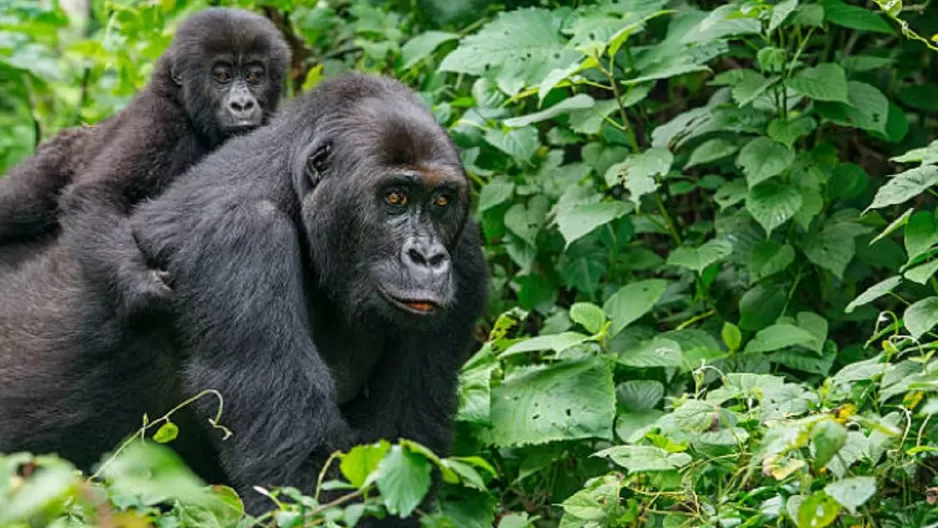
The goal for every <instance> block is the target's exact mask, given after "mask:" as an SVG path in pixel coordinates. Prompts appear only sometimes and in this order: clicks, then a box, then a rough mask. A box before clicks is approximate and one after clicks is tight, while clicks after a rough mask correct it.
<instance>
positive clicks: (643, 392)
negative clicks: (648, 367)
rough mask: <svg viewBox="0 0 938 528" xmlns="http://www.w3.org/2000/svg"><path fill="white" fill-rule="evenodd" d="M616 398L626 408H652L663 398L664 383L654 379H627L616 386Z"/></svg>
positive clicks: (638, 409)
mask: <svg viewBox="0 0 938 528" xmlns="http://www.w3.org/2000/svg"><path fill="white" fill-rule="evenodd" d="M616 398H617V399H618V400H619V403H620V404H621V405H622V406H623V407H625V408H626V409H629V410H632V411H645V410H648V409H654V408H655V406H657V405H658V403H659V402H660V401H661V400H662V398H664V384H663V383H661V382H660V381H655V380H629V381H626V382H624V383H620V384H619V386H618V387H616Z"/></svg>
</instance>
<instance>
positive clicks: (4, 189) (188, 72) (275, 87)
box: [0, 8, 290, 317]
mask: <svg viewBox="0 0 938 528" xmlns="http://www.w3.org/2000/svg"><path fill="white" fill-rule="evenodd" d="M289 64H290V50H289V48H288V47H287V44H286V42H285V41H284V39H283V37H282V35H281V34H280V32H279V31H278V30H277V29H276V27H275V26H274V25H273V24H272V23H271V22H270V21H269V20H267V19H266V18H264V17H262V16H260V15H257V14H254V13H251V12H248V11H243V10H239V9H220V8H211V9H206V10H204V11H201V12H199V13H197V14H195V15H194V16H192V17H190V18H189V19H187V20H185V21H184V22H183V23H182V24H181V25H180V26H179V29H178V31H177V33H176V36H175V38H174V39H173V43H172V44H171V46H170V47H169V49H168V50H167V51H166V53H164V54H163V56H162V57H160V59H159V61H158V62H157V64H156V66H155V69H154V72H153V76H152V79H151V81H150V83H149V85H148V86H147V87H146V88H145V89H144V90H143V91H142V92H140V94H138V95H137V97H135V98H134V100H133V101H132V102H131V103H130V104H129V105H128V106H127V108H126V109H124V110H123V111H121V112H120V113H118V114H116V115H114V116H112V117H110V118H108V119H107V120H105V121H103V122H102V123H100V124H99V125H97V126H94V127H82V128H75V129H69V130H65V131H63V132H61V133H60V134H58V135H57V136H56V137H54V138H52V139H51V140H49V141H48V142H46V143H44V144H42V145H41V146H40V147H39V148H38V150H37V152H36V153H35V154H34V155H33V156H32V157H31V158H29V159H27V160H26V161H25V162H23V164H22V165H20V166H18V167H16V168H14V169H12V170H11V171H10V173H9V174H8V175H7V176H6V177H5V178H2V179H0V244H3V245H4V246H5V247H4V248H3V250H4V251H3V252H2V253H0V264H4V265H5V266H6V267H11V266H15V265H16V264H15V262H2V261H6V260H20V261H21V260H23V254H24V253H26V254H31V253H36V252H39V251H42V246H43V244H44V242H45V241H48V239H49V238H51V237H52V236H54V235H55V234H56V233H57V231H58V230H59V228H61V230H62V231H65V232H68V233H69V236H68V237H65V239H67V240H68V243H69V244H71V245H72V246H73V248H74V249H75V254H76V255H77V256H78V259H79V261H80V263H81V266H82V270H83V272H84V273H85V274H87V275H89V277H90V278H92V280H91V281H89V282H90V283H93V284H100V285H101V287H102V288H105V289H107V290H108V291H116V292H119V293H118V296H117V297H116V298H115V299H114V302H115V308H116V309H117V311H118V313H120V314H121V315H122V317H127V316H130V315H132V314H134V313H138V312H139V311H140V310H142V309H143V308H145V307H147V306H149V305H151V303H154V302H157V301H161V300H164V299H165V298H166V296H167V294H168V293H169V289H168V287H167V286H166V284H165V283H164V282H163V280H162V278H161V275H160V274H158V273H156V272H154V271H153V270H151V268H150V266H149V265H148V264H147V263H146V262H145V261H144V259H143V257H142V256H141V254H140V252H139V250H138V249H137V246H136V243H135V241H134V238H133V236H132V235H131V232H130V230H129V229H128V228H127V224H126V221H125V218H126V217H127V216H128V215H129V214H130V213H131V211H132V209H133V208H134V206H135V205H136V204H138V203H140V202H141V201H143V200H146V199H150V198H153V197H155V196H157V195H159V194H160V193H161V192H162V190H163V189H165V188H166V186H167V185H168V184H169V183H170V182H171V181H172V180H173V179H174V178H175V177H176V176H177V175H179V174H181V173H183V172H184V171H185V170H186V169H188V168H189V167H190V166H192V165H194V164H195V163H196V162H198V161H199V160H200V159H201V158H202V157H203V156H205V155H206V154H207V153H209V152H211V151H213V150H215V149H216V148H218V147H219V146H220V145H221V144H222V143H223V142H224V141H225V140H226V139H228V138H229V137H231V136H234V135H240V134H243V133H245V132H247V131H250V130H253V129H255V128H257V127H259V126H261V125H262V124H264V123H266V121H267V120H268V118H269V117H270V116H271V114H272V113H273V112H274V111H275V110H276V109H277V105H278V103H279V100H280V93H281V89H282V84H283V79H284V75H285V70H286V68H287V67H288V65H289ZM37 246H39V247H38V248H37ZM24 248H25V249H24ZM112 286H114V287H113V288H112Z"/></svg>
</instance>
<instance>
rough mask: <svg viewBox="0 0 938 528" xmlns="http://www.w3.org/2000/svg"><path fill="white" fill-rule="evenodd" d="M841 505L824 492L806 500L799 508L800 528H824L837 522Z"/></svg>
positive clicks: (798, 522)
mask: <svg viewBox="0 0 938 528" xmlns="http://www.w3.org/2000/svg"><path fill="white" fill-rule="evenodd" d="M838 513H840V505H839V504H837V501H835V500H834V499H832V498H831V497H829V496H828V495H827V494H826V493H824V492H823V491H819V492H817V493H815V494H814V495H811V496H810V497H808V498H806V499H805V500H804V502H802V503H801V505H800V506H799V507H798V518H797V519H796V523H795V524H797V526H798V528H824V527H825V526H830V525H831V524H832V523H833V522H834V521H835V520H837V514H838Z"/></svg>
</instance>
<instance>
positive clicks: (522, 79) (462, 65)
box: [439, 9, 583, 95]
mask: <svg viewBox="0 0 938 528" xmlns="http://www.w3.org/2000/svg"><path fill="white" fill-rule="evenodd" d="M582 58H583V54H582V53H580V52H579V51H576V50H574V49H570V48H567V47H566V39H564V38H563V37H562V36H561V35H560V33H559V31H558V28H557V25H556V24H555V21H554V15H553V13H551V12H550V11H548V10H546V9H516V10H513V11H507V12H502V13H500V14H499V16H498V18H496V19H495V20H494V21H492V22H489V23H488V24H486V25H485V26H483V27H482V29H481V30H479V32H478V33H475V34H474V35H469V36H468V37H465V38H463V39H462V40H461V41H460V42H459V47H458V48H456V49H455V50H454V51H453V52H452V53H450V54H449V55H447V56H446V58H445V59H443V62H442V63H441V64H440V67H439V71H450V72H457V73H468V74H471V75H477V76H483V75H485V76H489V77H492V78H494V79H495V80H496V82H497V83H498V85H499V87H500V88H501V89H502V90H503V91H504V92H505V93H507V94H509V95H515V94H517V93H518V92H520V91H521V90H522V89H523V88H525V87H528V86H537V85H539V84H540V83H541V81H543V80H544V79H545V78H546V77H547V75H548V74H549V73H550V72H552V71H553V70H557V69H564V68H567V67H569V66H570V65H571V64H574V63H576V62H579V61H580V60H581V59H582Z"/></svg>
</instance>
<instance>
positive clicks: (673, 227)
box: [655, 192, 682, 245]
mask: <svg viewBox="0 0 938 528" xmlns="http://www.w3.org/2000/svg"><path fill="white" fill-rule="evenodd" d="M655 204H657V205H658V211H659V212H661V216H663V217H664V222H665V225H667V227H668V233H670V234H671V238H672V239H673V240H674V242H675V243H676V244H678V245H680V244H681V243H682V242H681V234H680V233H678V231H677V226H676V225H675V224H674V220H672V219H671V215H669V214H668V209H667V208H666V207H665V206H664V202H663V201H662V200H661V193H659V192H656V193H655Z"/></svg>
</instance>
